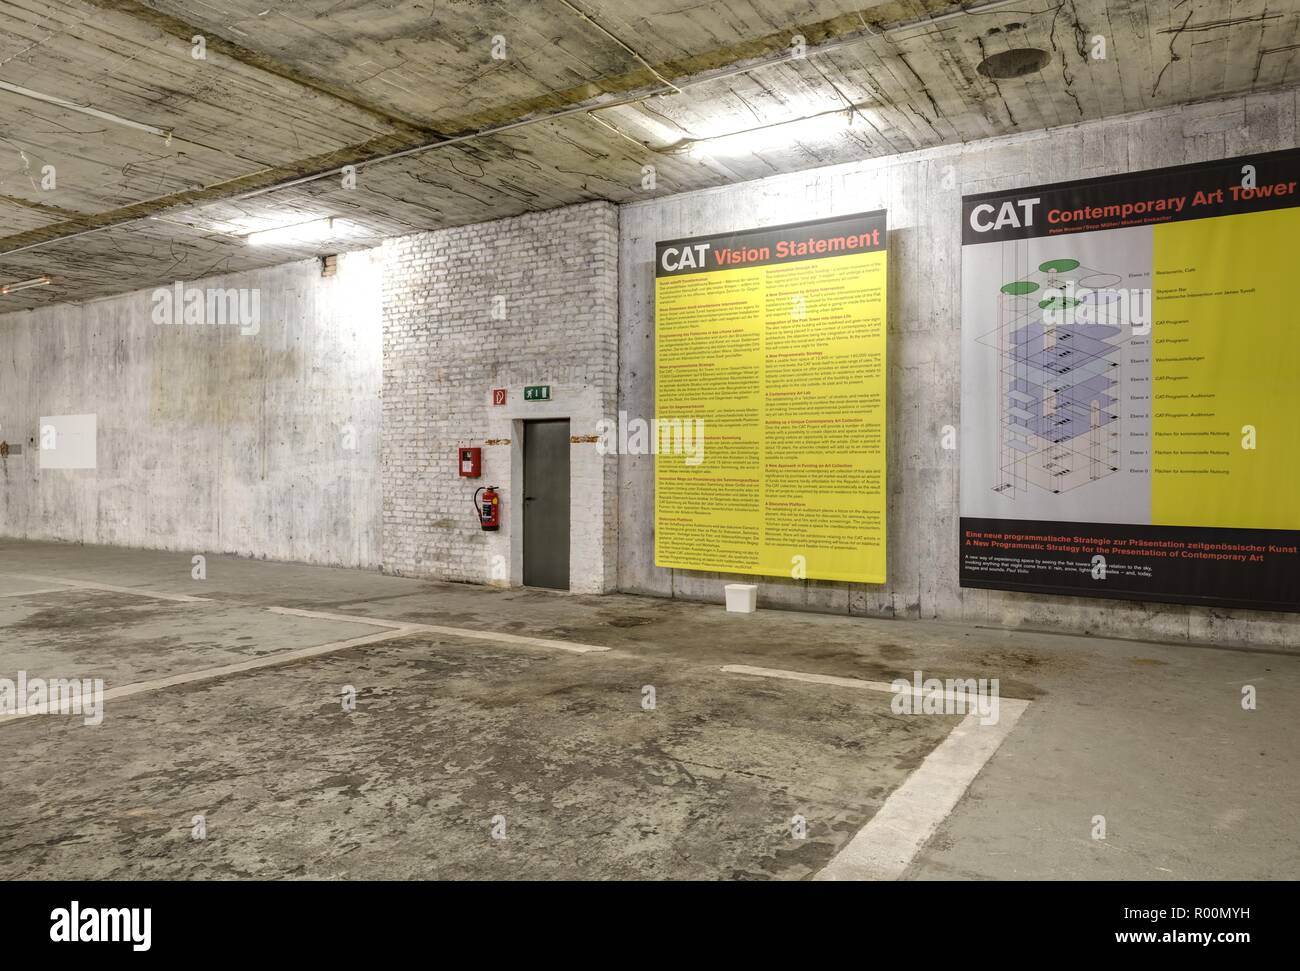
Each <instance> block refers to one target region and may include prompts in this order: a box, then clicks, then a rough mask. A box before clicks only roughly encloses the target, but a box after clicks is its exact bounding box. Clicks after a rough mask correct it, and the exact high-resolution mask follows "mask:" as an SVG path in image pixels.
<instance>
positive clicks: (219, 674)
mask: <svg viewBox="0 0 1300 971" xmlns="http://www.w3.org/2000/svg"><path fill="white" fill-rule="evenodd" d="M412 633H415V632H413V631H410V630H407V629H405V628H403V629H400V630H386V631H381V632H378V633H374V634H366V635H364V636H362V637H351V638H348V639H347V640H345V641H331V642H330V643H328V644H317V645H316V646H315V647H300V648H297V649H296V650H292V651H277V652H275V653H274V654H266V655H263V656H262V657H254V658H249V659H248V660H246V661H236V662H234V663H233V664H222V665H220V666H219V667H213V668H204V669H203V670H201V671H189V672H186V673H185V674H173V675H171V676H170V677H166V678H154V679H153V680H150V681H136V682H134V683H132V684H124V685H120V686H119V687H116V688H109V689H108V690H107V691H105V692H104V705H105V707H106V708H107V705H108V703H109V702H110V701H117V700H118V699H121V698H129V697H131V696H132V695H138V694H143V693H144V692H146V691H158V690H160V689H162V688H174V687H176V686H177V685H182V684H193V683H194V682H196V681H212V680H214V679H216V678H224V677H227V676H229V675H232V674H243V673H244V672H246V671H256V670H258V669H260V668H269V667H275V666H276V665H278V664H289V663H291V662H293V661H301V660H303V659H304V658H311V657H319V656H320V655H322V654H332V653H334V652H335V651H346V650H347V649H348V648H351V647H362V646H364V645H366V644H378V643H379V642H380V641H389V640H393V639H394V638H398V637H407V636H409V635H410V634H412ZM36 717H38V716H37V715H34V714H28V713H26V712H23V713H16V714H11V715H0V725H3V724H4V723H5V722H11V721H17V720H18V719H20V718H36Z"/></svg>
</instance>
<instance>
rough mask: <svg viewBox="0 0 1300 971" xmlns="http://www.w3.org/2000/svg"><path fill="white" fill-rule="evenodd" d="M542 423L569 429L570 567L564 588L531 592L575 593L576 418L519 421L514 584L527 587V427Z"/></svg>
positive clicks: (513, 467)
mask: <svg viewBox="0 0 1300 971" xmlns="http://www.w3.org/2000/svg"><path fill="white" fill-rule="evenodd" d="M540 422H564V423H565V424H566V425H567V427H568V429H569V432H568V435H567V436H566V439H567V440H566V442H565V444H566V447H568V449H569V454H568V456H567V458H568V460H569V461H568V472H569V482H568V486H569V508H568V509H567V510H565V512H566V513H567V516H568V525H569V528H568V531H567V532H568V537H569V549H568V556H567V557H566V561H567V562H568V564H569V575H568V576H567V577H565V586H564V587H563V588H560V587H532V588H530V589H535V590H549V591H551V592H552V593H571V592H572V591H573V508H574V502H573V500H574V495H573V447H572V437H573V419H572V418H569V417H567V416H565V415H537V416H536V417H533V418H520V419H516V425H517V427H518V434H516V435H515V436H514V443H513V444H514V445H516V446H517V448H512V449H511V452H512V454H511V460H512V461H511V473H510V477H511V480H512V481H511V485H512V486H513V485H514V481H513V480H514V479H515V478H516V476H517V477H518V483H519V484H518V488H517V489H514V490H513V491H514V494H515V495H516V496H518V497H519V499H518V510H519V515H518V516H516V517H515V518H516V519H517V520H518V526H517V527H516V529H517V530H518V532H517V533H516V532H514V531H513V530H512V531H511V535H510V543H511V548H512V550H514V551H516V552H517V554H518V557H517V558H518V561H519V572H518V573H515V574H514V576H516V577H517V578H518V580H517V583H516V584H515V585H517V586H521V587H522V586H525V585H526V584H525V583H524V555H525V553H526V550H525V540H524V520H525V519H526V518H527V516H528V507H527V505H526V504H525V502H524V496H525V493H524V480H525V477H526V476H527V474H528V469H527V459H526V458H525V457H524V451H525V448H524V445H525V440H526V438H527V436H528V426H529V425H530V424H536V423H540ZM512 570H513V564H512Z"/></svg>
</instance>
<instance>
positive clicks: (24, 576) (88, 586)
mask: <svg viewBox="0 0 1300 971" xmlns="http://www.w3.org/2000/svg"><path fill="white" fill-rule="evenodd" d="M0 576H5V577H11V578H13V579H15V580H31V581H33V582H36V583H61V584H64V585H65V586H69V587H77V588H79V589H82V590H103V591H106V592H108V593H128V594H132V595H133V596H136V597H149V598H150V599H152V600H171V601H173V602H175V603H211V602H212V601H211V600H209V599H208V598H207V597H191V596H189V595H188V594H184V593H163V592H162V591H159V590H142V589H141V588H139V587H115V586H112V585H111V584H107V583H91V582H90V581H89V580H65V579H64V578H63V577H43V576H35V575H33V574H30V573H0Z"/></svg>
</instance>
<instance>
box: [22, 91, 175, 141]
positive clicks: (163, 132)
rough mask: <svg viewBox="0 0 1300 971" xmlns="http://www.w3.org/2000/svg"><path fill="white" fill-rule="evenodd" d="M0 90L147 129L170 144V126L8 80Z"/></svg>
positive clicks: (128, 126) (119, 123) (142, 129)
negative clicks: (135, 119) (81, 102)
mask: <svg viewBox="0 0 1300 971" xmlns="http://www.w3.org/2000/svg"><path fill="white" fill-rule="evenodd" d="M0 91H8V92H9V93H10V94H16V95H19V96H20V97H23V98H31V99H32V100H33V101H42V102H44V103H45V104H47V105H56V106H57V107H59V108H66V109H67V110H69V111H76V112H79V113H81V114H83V115H89V116H90V117H91V118H98V119H99V120H100V121H109V122H112V123H113V124H115V125H125V126H126V127H127V128H134V129H136V130H137V131H147V132H148V133H149V134H150V135H157V136H159V137H160V138H162V139H164V140H165V141H166V142H167V143H168V144H171V140H172V130H171V129H170V128H159V127H158V126H157V125H146V124H145V123H144V122H141V121H132V120H131V119H130V118H123V117H122V116H121V115H115V114H113V113H112V112H111V111H100V110H99V109H98V108H92V107H90V105H82V104H77V102H75V101H69V100H68V99H67V98H60V97H58V96H57V95H53V94H44V93H42V92H40V91H33V90H32V89H31V88H24V87H21V86H20V85H17V84H10V83H9V82H8V81H0Z"/></svg>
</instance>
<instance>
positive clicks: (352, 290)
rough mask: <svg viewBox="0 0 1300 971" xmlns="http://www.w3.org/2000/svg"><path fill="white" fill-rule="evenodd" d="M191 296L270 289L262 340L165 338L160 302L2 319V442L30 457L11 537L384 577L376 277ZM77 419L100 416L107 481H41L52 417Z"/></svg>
mask: <svg viewBox="0 0 1300 971" xmlns="http://www.w3.org/2000/svg"><path fill="white" fill-rule="evenodd" d="M187 286H190V287H194V286H201V287H202V288H203V289H204V290H208V289H215V288H223V289H224V288H238V289H242V290H244V291H246V294H251V293H252V292H253V291H256V292H257V294H258V301H259V307H258V309H259V320H258V324H257V328H256V330H257V332H256V333H252V330H253V329H254V328H253V327H251V326H250V327H246V328H240V327H238V326H231V325H224V326H223V325H216V324H208V325H204V326H194V325H191V326H185V325H177V326H159V325H158V324H156V323H155V322H154V319H153V314H154V309H155V306H156V305H157V304H156V303H155V300H154V292H153V291H151V290H141V291H137V292H135V293H129V294H125V295H123V296H120V297H113V298H109V299H105V300H99V301H95V302H92V303H87V304H83V305H77V304H63V305H59V306H54V307H50V308H47V309H43V310H38V311H30V312H24V313H17V314H6V315H4V316H0V348H2V349H3V350H2V351H0V440H4V441H7V442H10V443H15V444H21V445H22V446H23V449H22V454H11V455H10V456H8V457H7V458H0V535H5V536H15V537H23V538H28V539H53V540H70V541H77V542H85V543H108V544H113V545H119V546H138V547H148V548H155V549H168V550H179V551H185V552H190V553H202V552H205V551H214V552H225V553H238V554H243V555H248V556H261V557H268V558H272V559H282V560H299V561H302V562H308V563H325V564H336V565H341V566H359V567H377V566H378V565H379V563H380V560H381V547H380V541H381V531H380V519H381V511H382V496H381V486H380V476H379V447H380V437H379V422H380V402H379V395H380V375H381V353H382V340H381V327H380V292H381V288H380V266H379V263H378V261H377V260H376V259H374V258H372V256H371V254H370V253H352V254H346V255H344V256H341V257H339V269H338V273H337V275H336V276H334V277H332V278H322V277H321V271H320V263H319V262H318V261H316V260H308V261H303V262H299V263H291V264H287V265H284V266H278V267H273V268H271V269H266V270H258V271H254V272H249V273H241V274H235V275H230V276H227V277H213V278H210V279H207V280H204V281H201V282H200V283H198V284H195V283H190V284H187ZM246 306H251V302H250V304H246ZM244 330H246V331H248V332H249V333H242V332H241V331H244ZM70 414H95V415H96V416H97V421H98V442H97V446H98V447H97V467H96V468H93V469H50V468H45V469H42V468H41V467H40V461H39V458H40V456H39V451H38V445H39V437H40V431H39V428H38V425H39V424H40V419H41V418H42V417H47V416H55V415H70Z"/></svg>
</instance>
